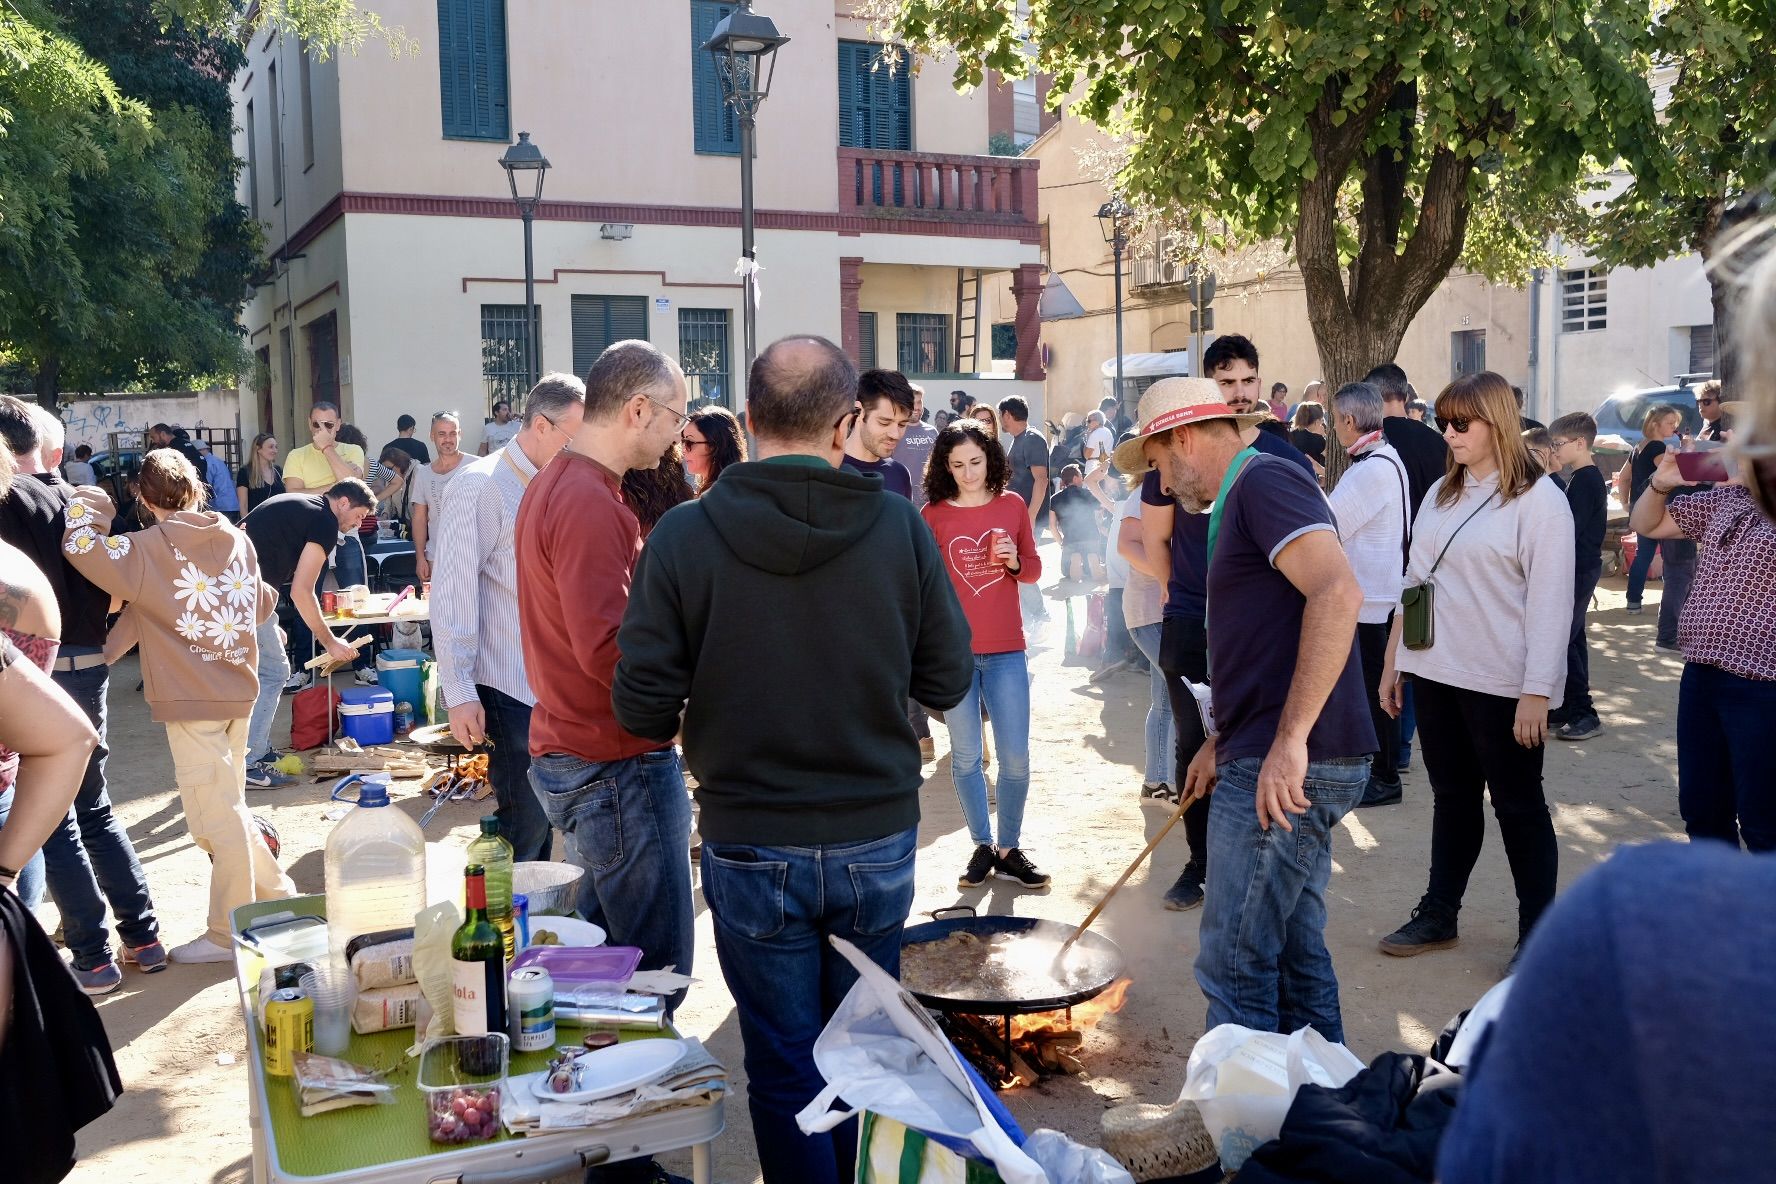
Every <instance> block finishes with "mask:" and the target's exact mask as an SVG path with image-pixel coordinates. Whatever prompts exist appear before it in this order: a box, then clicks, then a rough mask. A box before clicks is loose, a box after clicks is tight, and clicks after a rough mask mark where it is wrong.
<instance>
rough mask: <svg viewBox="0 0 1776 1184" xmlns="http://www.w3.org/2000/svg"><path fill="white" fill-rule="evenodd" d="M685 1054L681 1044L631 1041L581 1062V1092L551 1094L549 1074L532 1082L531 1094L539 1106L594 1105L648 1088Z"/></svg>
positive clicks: (683, 1045) (579, 1080)
mask: <svg viewBox="0 0 1776 1184" xmlns="http://www.w3.org/2000/svg"><path fill="white" fill-rule="evenodd" d="M684 1052H685V1044H684V1041H682V1040H631V1041H628V1042H627V1043H624V1044H613V1045H611V1046H610V1047H609V1048H601V1049H599V1050H598V1051H597V1052H592V1053H587V1054H586V1055H585V1056H583V1057H581V1058H580V1059H579V1061H578V1066H577V1073H576V1079H577V1080H578V1082H579V1085H580V1088H579V1089H577V1090H574V1091H573V1092H572V1093H565V1094H558V1093H552V1092H550V1090H549V1086H548V1074H546V1073H544V1074H540V1075H539V1076H537V1077H536V1078H535V1079H533V1080H532V1081H531V1082H530V1092H531V1093H532V1094H534V1095H535V1096H536V1099H537V1101H539V1102H569V1103H573V1102H595V1101H597V1100H598V1099H599V1098H609V1097H614V1096H615V1095H617V1094H620V1093H626V1092H628V1091H629V1090H632V1089H634V1088H635V1087H636V1086H638V1085H646V1084H647V1083H648V1082H650V1081H652V1080H654V1079H655V1078H656V1077H659V1076H661V1075H662V1074H664V1073H665V1072H666V1071H667V1070H668V1069H670V1068H672V1066H674V1065H676V1064H678V1062H679V1061H680V1060H681V1059H682V1058H683V1057H684Z"/></svg>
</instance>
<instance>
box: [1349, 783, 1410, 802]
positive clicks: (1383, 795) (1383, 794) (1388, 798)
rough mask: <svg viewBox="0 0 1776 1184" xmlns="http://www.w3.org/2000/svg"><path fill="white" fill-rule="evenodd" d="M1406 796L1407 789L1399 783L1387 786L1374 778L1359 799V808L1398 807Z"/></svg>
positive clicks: (1364, 788)
mask: <svg viewBox="0 0 1776 1184" xmlns="http://www.w3.org/2000/svg"><path fill="white" fill-rule="evenodd" d="M1405 794H1406V790H1405V788H1404V787H1403V786H1402V785H1401V784H1400V783H1399V782H1398V781H1396V782H1394V783H1393V784H1392V785H1385V784H1383V783H1382V782H1380V781H1377V780H1376V779H1375V778H1374V777H1371V778H1369V784H1368V785H1366V786H1364V787H1363V796H1362V797H1360V798H1358V799H1357V808H1358V809H1361V808H1362V807H1364V806H1396V805H1399V803H1400V799H1401V798H1402V797H1404V796H1405Z"/></svg>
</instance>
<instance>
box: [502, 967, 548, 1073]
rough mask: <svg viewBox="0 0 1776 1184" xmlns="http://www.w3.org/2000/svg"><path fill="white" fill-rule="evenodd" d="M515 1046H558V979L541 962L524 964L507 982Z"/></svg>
mask: <svg viewBox="0 0 1776 1184" xmlns="http://www.w3.org/2000/svg"><path fill="white" fill-rule="evenodd" d="M506 1014H507V1015H508V1016H510V1017H511V1019H510V1021H509V1022H510V1024H511V1027H512V1050H513V1051H514V1052H540V1051H541V1050H543V1049H546V1048H553V1047H554V1046H555V980H554V979H552V978H550V977H549V972H548V971H547V970H544V969H543V968H542V967H541V966H521V967H519V968H518V969H517V970H514V971H513V972H512V978H511V981H510V982H509V983H507V985H506Z"/></svg>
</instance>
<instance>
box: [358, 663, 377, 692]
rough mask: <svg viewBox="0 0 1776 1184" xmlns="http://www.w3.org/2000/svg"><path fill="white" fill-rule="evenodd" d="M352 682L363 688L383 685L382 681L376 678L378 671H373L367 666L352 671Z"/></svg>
mask: <svg viewBox="0 0 1776 1184" xmlns="http://www.w3.org/2000/svg"><path fill="white" fill-rule="evenodd" d="M352 681H353V682H355V683H357V684H358V685H359V686H361V687H376V686H381V685H382V683H381V681H380V680H379V679H378V678H377V677H376V671H374V670H371V669H370V668H369V667H367V666H365V667H360V668H359V669H357V670H354V671H352Z"/></svg>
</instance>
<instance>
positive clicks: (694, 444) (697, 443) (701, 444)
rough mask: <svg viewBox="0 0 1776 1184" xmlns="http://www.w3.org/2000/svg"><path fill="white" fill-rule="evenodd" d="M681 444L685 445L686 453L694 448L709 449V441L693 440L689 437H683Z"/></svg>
mask: <svg viewBox="0 0 1776 1184" xmlns="http://www.w3.org/2000/svg"><path fill="white" fill-rule="evenodd" d="M680 442H681V443H683V444H684V446H685V451H686V452H689V451H690V450H691V449H693V448H707V447H709V441H707V440H693V439H691V438H690V437H689V436H684V437H681V440H680Z"/></svg>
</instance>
